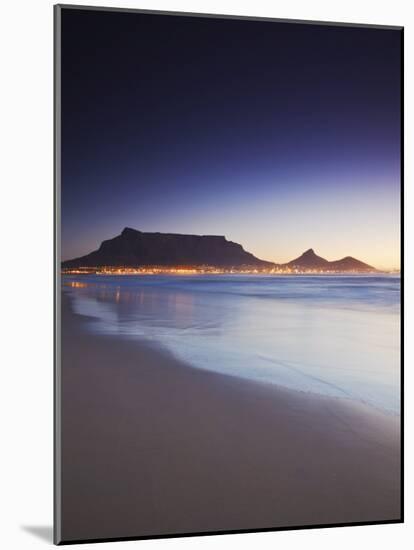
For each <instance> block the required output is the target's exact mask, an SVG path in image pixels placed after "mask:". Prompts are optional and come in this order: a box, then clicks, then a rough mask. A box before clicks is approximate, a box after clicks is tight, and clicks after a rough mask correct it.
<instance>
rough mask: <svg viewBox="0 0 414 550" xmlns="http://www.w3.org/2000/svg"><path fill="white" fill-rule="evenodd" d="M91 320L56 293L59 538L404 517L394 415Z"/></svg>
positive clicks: (167, 532) (397, 439) (119, 535)
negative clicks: (126, 336) (269, 380)
mask: <svg viewBox="0 0 414 550" xmlns="http://www.w3.org/2000/svg"><path fill="white" fill-rule="evenodd" d="M86 323H87V319H85V318H84V317H80V316H78V315H76V314H74V313H73V312H72V310H71V307H70V302H69V299H68V297H67V296H63V303H62V388H63V390H62V396H61V397H62V399H61V403H62V457H63V458H62V480H61V481H62V533H61V538H62V540H63V541H71V540H81V539H94V538H112V537H129V536H130V537H133V536H136V537H139V536H151V535H163V534H180V533H190V532H209V531H221V530H224V531H227V530H239V529H263V528H278V527H289V526H291V527H293V526H303V525H314V524H332V523H350V522H367V521H383V520H399V518H400V433H399V428H400V426H399V418H398V417H395V416H388V415H385V414H383V413H381V412H379V411H376V410H374V409H373V408H371V407H368V406H365V405H363V404H356V403H353V402H351V401H346V400H340V399H333V398H328V397H323V396H317V395H313V394H308V393H302V392H294V391H290V390H285V389H282V388H279V387H277V386H271V385H265V384H260V383H256V382H250V381H246V380H241V379H238V378H235V377H230V376H225V375H222V374H217V373H211V372H208V371H202V370H199V369H196V368H193V367H191V366H189V365H186V364H183V363H181V362H180V361H178V360H177V359H175V358H174V357H173V356H171V355H170V354H169V353H168V352H166V351H165V350H161V349H157V348H156V347H154V346H151V345H149V344H147V343H146V342H137V341H127V340H122V339H119V338H116V337H108V336H100V335H91V334H88V333H87V332H86V331H85V326H86Z"/></svg>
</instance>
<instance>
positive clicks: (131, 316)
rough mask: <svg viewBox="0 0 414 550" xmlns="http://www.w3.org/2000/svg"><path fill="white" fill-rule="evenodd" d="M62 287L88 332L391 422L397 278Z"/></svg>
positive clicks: (130, 281) (80, 278) (101, 280)
mask: <svg viewBox="0 0 414 550" xmlns="http://www.w3.org/2000/svg"><path fill="white" fill-rule="evenodd" d="M62 289H63V292H65V293H67V294H69V295H70V296H71V298H72V304H73V308H74V311H75V312H76V313H77V314H80V315H83V316H87V317H88V320H87V323H86V324H85V327H86V328H85V330H88V331H91V332H93V333H100V334H107V335H116V336H118V337H120V338H137V339H139V340H146V341H149V342H152V343H153V344H156V345H158V346H161V347H163V348H166V349H167V350H169V351H170V352H171V353H173V354H174V355H175V356H177V357H178V358H180V359H182V360H184V361H185V362H187V363H189V364H191V365H192V366H193V367H196V368H201V369H207V370H209V371H215V372H220V373H224V374H227V375H232V376H238V377H242V378H248V379H251V380H255V381H260V382H264V383H269V384H277V385H279V386H282V387H286V388H290V389H294V390H297V391H303V392H313V393H317V394H322V395H329V396H335V397H340V398H346V399H352V400H357V401H362V402H364V403H366V404H369V405H371V406H373V407H375V408H377V409H380V410H382V411H384V412H387V413H390V414H399V411H400V277H399V276H397V275H375V276H374V275H351V276H348V275H346V276H345V275H335V276H330V275H321V276H313V275H312V276H311V275H303V276H300V275H295V276H280V275H277V276H272V275H265V276H262V275H227V274H226V275H196V276H171V275H145V276H143V275H140V276H115V275H110V276H105V275H76V276H74V275H64V276H62ZM137 368H138V367H137Z"/></svg>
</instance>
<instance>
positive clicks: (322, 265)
mask: <svg viewBox="0 0 414 550" xmlns="http://www.w3.org/2000/svg"><path fill="white" fill-rule="evenodd" d="M155 266H157V267H160V268H163V267H165V268H171V267H185V266H189V267H194V268H198V267H201V266H212V267H215V268H219V269H224V270H226V269H230V268H234V269H236V270H237V269H241V268H252V269H259V270H263V271H265V272H266V271H270V272H276V273H277V272H292V271H299V272H314V271H321V272H324V273H326V272H328V273H329V272H360V273H369V272H375V271H376V269H375V268H373V267H372V266H370V265H368V264H365V263H364V262H361V261H359V260H356V259H355V258H352V257H351V256H346V257H345V258H342V259H341V260H335V261H332V262H330V261H328V260H326V259H325V258H322V257H321V256H318V255H317V254H316V253H315V252H314V250H313V249H312V248H310V249H309V250H307V251H306V252H304V253H303V254H302V255H301V256H299V257H298V258H296V259H295V260H292V261H290V262H288V263H286V264H275V263H273V262H267V261H264V260H260V259H259V258H256V256H254V255H253V254H251V253H250V252H246V250H244V248H243V247H242V246H241V245H240V244H238V243H234V242H232V241H228V240H227V239H226V238H225V237H223V236H220V235H180V234H176V233H146V232H143V231H138V230H136V229H131V228H130V227H126V228H125V229H124V230H123V231H122V233H121V234H120V235H118V236H117V237H114V238H113V239H109V240H107V241H103V242H102V244H101V246H100V247H99V248H98V249H97V250H95V251H93V252H91V253H90V254H86V255H85V256H81V257H80V258H74V259H73V260H66V261H64V262H62V267H63V268H64V269H76V268H95V267H96V268H102V267H111V268H118V267H126V268H135V267H136V268H139V267H142V268H145V267H155Z"/></svg>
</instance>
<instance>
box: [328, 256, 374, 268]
mask: <svg viewBox="0 0 414 550" xmlns="http://www.w3.org/2000/svg"><path fill="white" fill-rule="evenodd" d="M329 265H330V266H331V268H333V269H335V270H336V271H377V270H376V269H375V268H374V267H372V266H371V265H368V264H365V263H364V262H361V261H360V260H357V259H355V258H352V256H346V257H345V258H342V259H341V260H335V261H334V262H329Z"/></svg>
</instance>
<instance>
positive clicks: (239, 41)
mask: <svg viewBox="0 0 414 550" xmlns="http://www.w3.org/2000/svg"><path fill="white" fill-rule="evenodd" d="M400 47H401V32H400V31H398V30H393V29H385V30H384V29H381V30H379V29H372V28H350V27H336V26H331V27H329V26H313V25H305V24H293V23H288V24H287V23H274V22H262V21H236V20H228V19H209V18H194V17H176V16H168V15H142V14H132V13H122V12H102V11H87V10H74V9H66V10H62V259H69V258H72V257H75V256H79V255H82V254H85V253H87V252H90V251H92V250H94V249H96V248H97V247H98V246H99V244H100V242H101V241H102V240H104V239H107V238H111V237H113V236H115V235H117V234H119V233H120V232H121V231H122V229H123V228H124V227H125V226H129V227H134V228H136V229H140V230H142V231H162V232H172V233H196V234H220V235H225V236H226V237H227V238H228V239H230V240H233V241H236V242H239V243H240V244H242V245H243V246H244V248H245V249H246V250H248V251H250V252H252V253H254V254H255V255H256V256H258V257H260V258H262V259H266V260H273V261H276V262H284V261H288V260H291V259H292V258H294V257H296V256H298V255H300V254H301V253H302V252H303V251H304V250H306V249H308V248H311V247H312V248H314V249H315V251H316V252H317V253H318V254H320V255H322V256H324V257H326V258H327V259H330V260H333V259H337V258H340V257H343V256H346V255H352V256H355V257H357V258H359V259H361V260H363V261H366V262H367V263H369V264H372V265H374V266H376V267H380V268H381V267H382V268H398V267H399V261H400V258H399V247H400V243H399V224H400V208H399V207H400V71H401V66H400V65H401V63H400Z"/></svg>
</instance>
